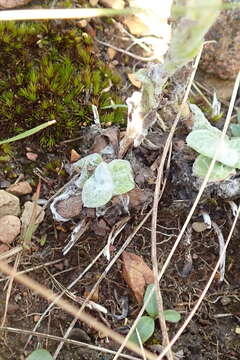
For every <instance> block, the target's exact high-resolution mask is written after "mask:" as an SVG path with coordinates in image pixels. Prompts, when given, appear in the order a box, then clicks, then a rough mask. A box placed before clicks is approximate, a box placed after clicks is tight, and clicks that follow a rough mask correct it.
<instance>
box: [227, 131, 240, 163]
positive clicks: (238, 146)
mask: <svg viewBox="0 0 240 360" xmlns="http://www.w3.org/2000/svg"><path fill="white" fill-rule="evenodd" d="M229 145H230V147H231V149H233V150H235V151H237V152H238V155H239V161H238V163H237V164H236V165H235V167H236V168H238V169H240V137H235V138H232V139H231V140H230V142H229Z"/></svg>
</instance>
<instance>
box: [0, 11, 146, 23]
mask: <svg viewBox="0 0 240 360" xmlns="http://www.w3.org/2000/svg"><path fill="white" fill-rule="evenodd" d="M136 11H139V9H134V8H131V9H129V8H128V9H121V10H116V9H104V8H97V9H25V10H2V11H1V12H0V20H4V21H10V20H11V21H12V20H49V19H53V20H56V19H84V18H93V17H97V16H115V15H120V14H121V15H129V14H132V13H134V12H136Z"/></svg>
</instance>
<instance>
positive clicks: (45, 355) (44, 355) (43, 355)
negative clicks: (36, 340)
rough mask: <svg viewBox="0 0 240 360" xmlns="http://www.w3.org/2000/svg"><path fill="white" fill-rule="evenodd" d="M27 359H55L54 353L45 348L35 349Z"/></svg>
mask: <svg viewBox="0 0 240 360" xmlns="http://www.w3.org/2000/svg"><path fill="white" fill-rule="evenodd" d="M26 360H53V357H52V355H51V354H50V353H49V352H48V351H47V350H45V349H38V350H35V351H33V352H32V353H31V354H30V355H29V356H28V357H27V359H26Z"/></svg>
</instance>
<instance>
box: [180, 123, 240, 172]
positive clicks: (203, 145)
mask: <svg viewBox="0 0 240 360" xmlns="http://www.w3.org/2000/svg"><path fill="white" fill-rule="evenodd" d="M186 141H187V144H188V146H190V147H191V148H192V149H194V150H195V151H197V152H198V153H199V154H202V155H205V156H207V157H209V158H213V157H214V155H215V152H216V150H217V149H218V154H217V159H216V160H217V161H220V162H221V163H223V164H225V165H227V166H230V167H235V166H236V164H237V163H238V161H239V159H240V156H239V153H238V151H236V150H235V149H234V148H233V146H230V141H229V140H227V139H224V140H223V141H222V142H221V141H220V137H219V136H218V135H217V134H216V133H213V132H212V131H211V130H195V131H192V132H191V133H190V134H189V135H188V136H187V139H186Z"/></svg>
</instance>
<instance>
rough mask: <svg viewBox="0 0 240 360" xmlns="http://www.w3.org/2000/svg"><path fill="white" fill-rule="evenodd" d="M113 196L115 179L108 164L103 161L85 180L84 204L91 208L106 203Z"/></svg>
mask: <svg viewBox="0 0 240 360" xmlns="http://www.w3.org/2000/svg"><path fill="white" fill-rule="evenodd" d="M112 196H113V180H112V176H111V173H110V171H109V169H108V165H107V164H106V163H105V162H102V163H101V164H99V165H98V167H97V168H96V170H95V172H94V174H93V175H92V176H91V177H90V178H89V179H88V180H87V181H86V182H85V184H84V185H83V190H82V200H83V204H84V206H86V207H89V208H96V207H99V206H103V205H105V204H106V203H107V202H108V201H110V200H111V198H112Z"/></svg>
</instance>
